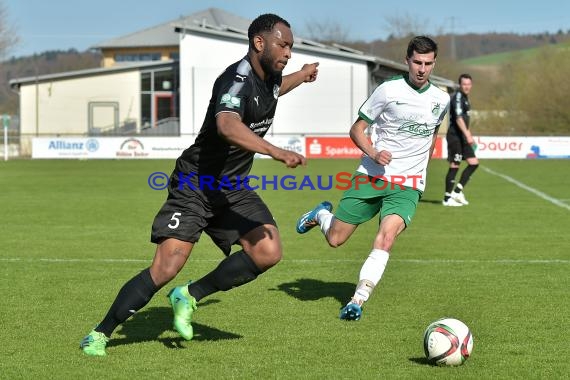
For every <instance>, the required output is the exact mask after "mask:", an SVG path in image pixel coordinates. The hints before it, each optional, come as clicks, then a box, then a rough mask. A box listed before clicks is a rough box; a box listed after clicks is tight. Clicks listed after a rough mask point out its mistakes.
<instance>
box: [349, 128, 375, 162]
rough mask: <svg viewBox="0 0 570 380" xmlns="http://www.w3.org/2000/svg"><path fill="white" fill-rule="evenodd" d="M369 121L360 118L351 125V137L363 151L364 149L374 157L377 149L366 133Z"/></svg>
mask: <svg viewBox="0 0 570 380" xmlns="http://www.w3.org/2000/svg"><path fill="white" fill-rule="evenodd" d="M368 125H369V124H368V122H367V121H366V120H364V119H361V118H358V120H356V121H355V122H354V124H352V127H350V138H351V139H352V141H353V142H354V145H356V146H357V147H358V148H360V150H361V151H363V152H364V153H365V154H366V155H368V156H370V157H372V158H374V155H375V154H376V149H374V147H373V146H372V144H371V143H370V140H369V139H368V136H366V134H365V133H364V131H366V128H368Z"/></svg>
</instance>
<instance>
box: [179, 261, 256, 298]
mask: <svg viewBox="0 0 570 380" xmlns="http://www.w3.org/2000/svg"><path fill="white" fill-rule="evenodd" d="M261 273H263V272H262V271H261V270H260V269H259V268H258V267H257V265H255V263H254V262H253V260H252V259H251V257H249V255H248V254H247V253H245V252H244V251H239V252H236V253H234V254H231V255H229V256H228V257H226V258H225V259H224V260H222V262H221V263H220V264H219V265H218V266H217V267H216V269H214V270H213V271H211V272H210V273H208V274H207V275H205V276H204V277H202V278H201V279H199V280H198V281H196V282H193V283H191V284H190V285H189V286H188V292H189V293H190V294H191V295H192V296H193V297H194V298H196V301H200V300H201V299H202V298H204V297H206V296H209V295H210V294H213V293H215V292H217V291H220V290H223V291H225V290H230V289H232V288H236V287H238V286H241V285H244V284H247V283H248V282H250V281H253V280H255V278H256V277H257V276H259V275H260V274H261Z"/></svg>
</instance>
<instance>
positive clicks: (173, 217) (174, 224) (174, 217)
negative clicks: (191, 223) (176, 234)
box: [168, 212, 182, 230]
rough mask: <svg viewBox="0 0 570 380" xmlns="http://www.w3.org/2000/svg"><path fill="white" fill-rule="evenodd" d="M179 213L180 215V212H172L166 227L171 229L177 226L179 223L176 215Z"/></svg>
mask: <svg viewBox="0 0 570 380" xmlns="http://www.w3.org/2000/svg"><path fill="white" fill-rule="evenodd" d="M181 215H182V213H181V212H175V213H174V214H172V218H170V220H172V223H170V224H168V228H170V229H173V230H174V229H176V228H178V226H179V225H180V219H178V217H179V216H181Z"/></svg>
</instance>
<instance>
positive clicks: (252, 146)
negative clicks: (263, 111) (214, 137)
mask: <svg viewBox="0 0 570 380" xmlns="http://www.w3.org/2000/svg"><path fill="white" fill-rule="evenodd" d="M216 124H217V127H218V134H219V135H220V136H221V137H223V138H224V139H225V140H226V141H227V142H229V143H230V144H232V145H235V146H237V147H240V148H241V149H243V150H247V151H250V152H256V153H261V154H267V155H271V154H270V152H271V150H272V149H273V148H275V146H274V145H272V144H270V143H269V142H268V141H266V140H264V139H262V138H261V137H259V136H258V135H256V134H255V133H253V132H252V131H251V130H250V129H249V128H248V127H247V126H246V125H245V124H244V123H242V121H241V119H240V117H239V115H238V114H236V113H233V112H222V113H220V114H219V115H218V116H217V117H216Z"/></svg>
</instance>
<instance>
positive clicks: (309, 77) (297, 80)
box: [279, 62, 319, 96]
mask: <svg viewBox="0 0 570 380" xmlns="http://www.w3.org/2000/svg"><path fill="white" fill-rule="evenodd" d="M318 66H319V63H318V62H315V63H305V64H304V65H303V67H302V68H301V70H299V71H296V72H294V73H291V74H289V75H285V76H283V81H282V82H281V89H280V90H279V96H282V95H285V94H286V93H288V92H289V91H291V90H292V89H294V88H295V87H297V86H299V85H300V84H301V83H309V82H314V81H316V80H317V74H318V72H319V70H318V69H317V67H318Z"/></svg>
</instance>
